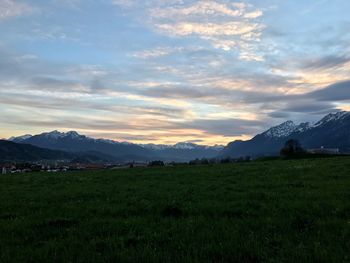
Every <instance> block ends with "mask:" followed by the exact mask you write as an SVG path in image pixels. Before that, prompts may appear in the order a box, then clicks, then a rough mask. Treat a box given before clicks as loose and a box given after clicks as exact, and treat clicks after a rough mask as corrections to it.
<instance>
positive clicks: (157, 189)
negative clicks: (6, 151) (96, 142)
mask: <svg viewBox="0 0 350 263" xmlns="http://www.w3.org/2000/svg"><path fill="white" fill-rule="evenodd" d="M0 253H1V255H0V261H1V262H337V263H338V262H350V158H348V157H343V158H329V159H309V160H289V161H262V162H258V161H257V162H251V163H237V164H222V165H213V166H210V165H208V166H181V167H162V168H134V169H126V170H115V171H112V170H111V171H107V170H106V171H98V172H77V173H62V174H47V173H35V174H17V175H2V176H0Z"/></svg>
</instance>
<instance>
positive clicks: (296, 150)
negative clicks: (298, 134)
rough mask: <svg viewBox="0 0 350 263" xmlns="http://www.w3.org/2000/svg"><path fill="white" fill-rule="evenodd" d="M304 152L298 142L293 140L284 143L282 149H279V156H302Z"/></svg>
mask: <svg viewBox="0 0 350 263" xmlns="http://www.w3.org/2000/svg"><path fill="white" fill-rule="evenodd" d="M304 153H305V150H304V149H303V147H302V146H301V144H300V142H299V141H298V140H295V139H290V140H288V141H286V143H285V144H284V147H283V148H282V149H281V151H280V154H281V155H282V156H285V157H290V156H297V155H301V154H304Z"/></svg>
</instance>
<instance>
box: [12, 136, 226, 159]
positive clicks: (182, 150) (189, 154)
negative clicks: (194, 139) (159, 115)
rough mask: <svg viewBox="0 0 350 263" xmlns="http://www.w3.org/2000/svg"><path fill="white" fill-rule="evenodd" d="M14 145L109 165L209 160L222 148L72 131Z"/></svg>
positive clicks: (26, 138)
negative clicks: (115, 138)
mask: <svg viewBox="0 0 350 263" xmlns="http://www.w3.org/2000/svg"><path fill="white" fill-rule="evenodd" d="M9 140H10V141H12V142H15V143H21V144H23V143H24V144H30V145H34V146H37V147H41V148H47V149H51V150H60V151H65V152H70V153H76V152H79V153H85V152H89V153H91V152H92V153H93V154H94V155H96V156H101V155H102V156H101V157H103V158H105V157H106V156H105V155H108V156H110V157H111V158H110V159H112V160H111V161H120V162H128V161H151V160H155V159H157V160H163V161H178V162H181V161H189V160H192V159H195V158H213V157H216V156H217V155H218V154H219V152H220V151H221V150H222V149H223V146H220V145H216V146H202V145H197V144H194V143H189V142H182V143H177V144H175V145H157V144H133V143H128V142H117V141H113V140H107V139H94V138H90V137H87V136H85V135H80V134H78V133H77V132H75V131H70V132H67V133H65V132H59V131H52V132H47V133H42V134H38V135H34V136H32V135H29V134H27V135H23V136H19V137H11V138H10V139H9Z"/></svg>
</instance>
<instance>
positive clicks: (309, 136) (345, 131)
mask: <svg viewBox="0 0 350 263" xmlns="http://www.w3.org/2000/svg"><path fill="white" fill-rule="evenodd" d="M288 139H297V140H299V141H300V143H301V144H302V146H303V147H304V148H306V149H309V148H319V147H321V146H324V147H327V148H339V149H340V151H342V152H350V112H346V111H342V112H336V113H330V114H328V115H326V116H325V117H323V118H322V119H321V120H320V121H318V122H316V123H315V124H311V123H309V122H305V123H300V124H295V123H294V122H292V121H286V122H284V123H282V124H280V125H278V126H275V127H272V128H270V129H268V130H267V131H265V132H263V133H261V134H258V135H256V136H255V137H254V138H252V139H251V140H248V141H234V142H231V143H229V144H228V145H227V146H226V147H225V149H224V150H223V151H222V152H221V153H220V156H232V157H240V156H248V155H249V156H264V155H276V154H278V153H279V150H280V149H281V148H282V146H283V145H284V143H285V142H286V141H287V140H288Z"/></svg>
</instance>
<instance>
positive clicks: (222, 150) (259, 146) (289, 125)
mask: <svg viewBox="0 0 350 263" xmlns="http://www.w3.org/2000/svg"><path fill="white" fill-rule="evenodd" d="M289 139H297V140H299V142H300V143H301V145H302V146H303V147H304V148H306V149H309V148H320V147H321V146H324V147H326V148H339V150H340V151H341V152H350V112H345V111H343V112H336V113H330V114H328V115H326V116H325V117H323V118H322V119H321V120H320V121H318V122H316V123H309V122H306V123H300V124H295V123H294V122H293V121H286V122H284V123H282V124H280V125H278V126H275V127H272V128H270V129H268V130H267V131H265V132H263V133H260V134H258V135H256V136H255V137H253V138H252V139H250V140H247V141H234V142H231V143H229V144H228V145H227V146H226V147H223V146H220V145H215V146H203V145H197V144H194V143H189V142H181V143H177V144H175V145H159V144H134V143H128V142H117V141H113V140H107V139H94V138H90V137H87V136H85V135H80V134H79V133H77V132H75V131H70V132H66V133H65V132H59V131H52V132H46V133H42V134H38V135H34V136H32V135H29V134H27V135H23V136H19V137H11V138H10V139H9V140H8V141H11V142H12V143H14V144H22V145H31V146H35V147H40V149H49V150H54V151H59V152H56V153H53V152H48V154H49V155H50V154H51V155H50V156H54V155H55V154H57V155H58V157H59V156H61V157H62V156H64V157H66V158H68V159H72V158H80V159H90V160H99V161H101V160H105V161H109V162H117V161H118V162H130V161H151V160H163V161H177V162H186V161H189V160H193V159H196V158H199V159H200V158H215V157H219V158H224V157H233V158H237V157H241V156H251V157H259V156H271V155H278V154H279V151H280V149H281V148H282V147H283V145H284V143H285V142H286V141H287V140H289ZM2 143H4V141H2ZM12 147H14V145H12ZM27 147H28V146H27ZM15 148H16V147H15ZM17 149H20V148H18V147H17ZM0 151H2V148H1V144H0ZM16 151H17V150H16ZM4 152H5V151H4ZM7 152H8V151H7ZM8 153H9V152H8ZM17 153H18V151H17ZM27 153H28V151H27Z"/></svg>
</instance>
